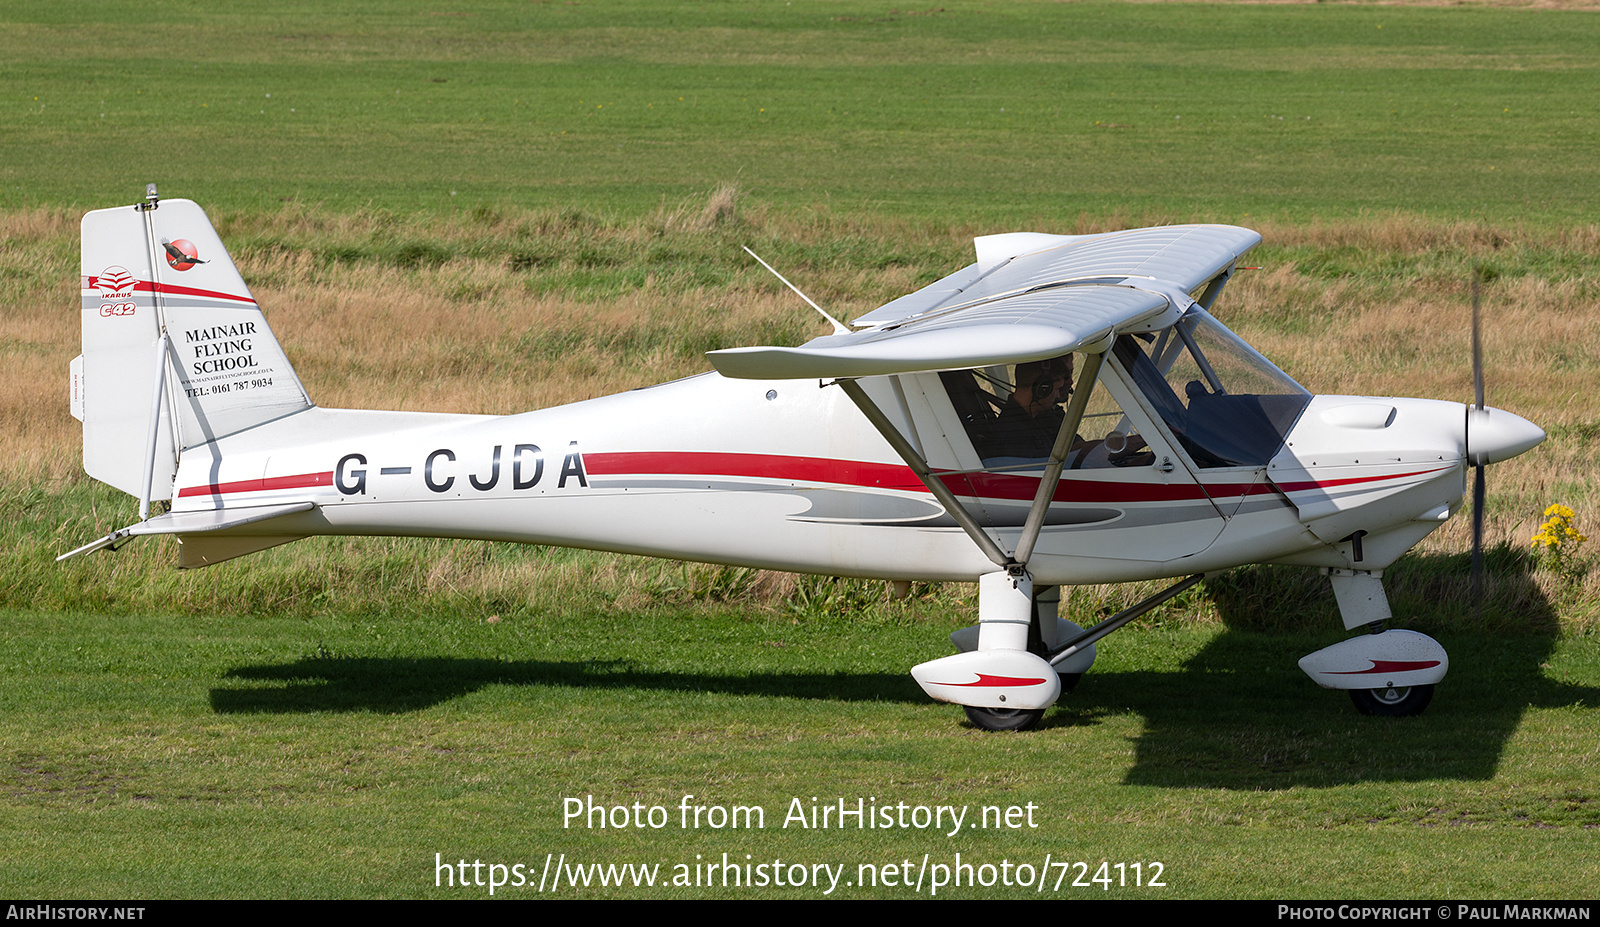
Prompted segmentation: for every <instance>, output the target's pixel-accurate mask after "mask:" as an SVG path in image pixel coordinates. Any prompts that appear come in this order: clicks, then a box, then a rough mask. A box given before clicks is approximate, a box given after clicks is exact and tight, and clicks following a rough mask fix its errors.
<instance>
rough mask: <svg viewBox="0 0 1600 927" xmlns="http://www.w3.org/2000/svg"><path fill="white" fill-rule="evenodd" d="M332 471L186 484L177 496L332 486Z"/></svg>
mask: <svg viewBox="0 0 1600 927" xmlns="http://www.w3.org/2000/svg"><path fill="white" fill-rule="evenodd" d="M332 485H333V471H332V470H329V471H328V472H326V473H301V474H298V475H296V476H269V477H266V478H264V479H259V480H238V481H236V482H233V483H210V484H207V485H205V486H186V487H184V488H183V489H180V490H178V497H179V498H183V497H184V496H218V495H226V494H228V493H233V492H268V491H270V490H274V489H305V488H307V487H311V486H332Z"/></svg>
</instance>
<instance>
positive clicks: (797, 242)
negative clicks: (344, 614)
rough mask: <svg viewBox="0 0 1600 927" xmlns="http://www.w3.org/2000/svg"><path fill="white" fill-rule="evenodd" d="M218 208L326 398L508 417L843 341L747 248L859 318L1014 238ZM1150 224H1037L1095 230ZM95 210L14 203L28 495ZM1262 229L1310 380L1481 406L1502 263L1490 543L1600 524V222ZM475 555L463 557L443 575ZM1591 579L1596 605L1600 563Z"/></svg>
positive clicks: (9, 458)
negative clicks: (1475, 291)
mask: <svg viewBox="0 0 1600 927" xmlns="http://www.w3.org/2000/svg"><path fill="white" fill-rule="evenodd" d="M213 218H214V221H215V222H216V224H217V226H218V231H219V232H220V233H221V234H222V236H223V239H224V241H226V242H228V243H229V246H230V249H231V250H232V251H233V254H234V257H235V259H236V262H237V263H238V265H239V267H240V270H241V272H242V273H243V275H244V277H245V279H246V280H247V281H249V282H250V284H251V287H252V289H253V291H254V293H255V295H256V297H257V299H258V300H259V301H260V303H261V304H262V306H263V308H264V309H265V310H266V312H267V316H268V319H269V321H270V322H271V324H272V325H273V328H274V329H275V331H276V332H277V334H278V336H279V338H280V340H281V341H282V342H283V344H284V346H285V349H286V350H287V352H288V354H289V357H290V359H291V360H292V361H293V362H294V364H295V366H296V369H297V370H298V372H299V374H300V376H301V378H302V380H303V381H304V382H305V385H306V387H307V390H308V391H309V393H310V394H311V396H312V398H313V400H314V401H315V402H317V403H318V404H320V405H324V406H334V407H357V408H362V407H371V408H395V409H409V410H424V411H460V412H489V413H509V412H518V411H523V410H526V409H530V408H538V407H544V406H549V405H554V404H558V403H564V402H570V401H574V400H578V399H584V398H588V397H592V396H598V395H604V394H608V393H612V392H617V391H620V390H625V389H629V388H633V387H637V386H642V385H647V384H650V383H655V382H660V381H663V380H667V379H671V378H674V377H679V376H684V375H688V374H692V373H697V372H699V371H702V370H704V369H707V367H708V365H707V363H706V361H705V359H704V356H703V355H704V352H705V351H706V350H710V349H714V348H717V347H725V346H734V345H740V344H752V343H800V342H802V341H804V340H806V339H807V338H809V337H812V336H814V335H816V334H821V333H824V332H825V331H826V330H827V329H826V325H825V324H823V323H821V322H820V321H819V320H818V319H817V318H816V316H815V315H814V314H813V313H812V312H811V310H809V309H808V308H806V307H804V306H802V305H800V304H799V301H798V300H797V299H795V298H794V297H793V296H792V295H791V294H789V293H788V292H787V291H786V290H784V289H783V288H782V287H781V285H779V284H778V283H776V281H773V280H772V279H771V278H770V277H769V276H768V275H767V274H766V272H765V271H763V270H761V269H760V268H759V267H758V266H756V265H755V264H754V262H752V261H750V260H749V259H748V258H747V257H746V256H745V255H744V254H743V252H742V251H740V249H739V245H741V244H750V245H751V246H752V247H754V248H755V249H756V250H757V251H758V253H762V255H763V256H764V257H766V258H767V259H768V260H770V261H772V262H773V263H774V264H775V265H777V266H779V267H780V268H781V269H783V270H784V271H785V273H786V274H788V275H789V276H790V277H791V279H793V280H795V281H796V283H797V284H799V285H800V286H801V287H802V288H804V289H805V290H807V292H808V293H810V294H811V295H812V296H813V297H814V298H816V299H818V301H819V302H821V303H822V304H823V305H824V306H826V307H828V308H829V309H830V310H832V311H834V313H835V314H836V315H839V316H841V317H844V318H850V317H853V316H854V315H856V314H859V313H861V312H865V311H867V310H870V309H872V308H874V307H875V306H877V305H879V304H881V303H883V302H885V301H887V300H889V299H891V298H893V297H895V296H898V295H900V294H902V293H904V292H907V291H909V290H911V289H914V288H916V287H917V286H920V285H922V284H925V283H927V282H930V281H931V280H933V279H936V278H937V277H939V276H942V275H943V274H945V273H948V272H950V271H952V270H955V269H957V268H958V267H960V266H962V265H963V264H965V263H967V262H968V261H969V260H970V257H969V255H970V241H969V239H970V237H971V236H972V235H974V234H983V233H988V232H993V231H1001V230H997V229H977V228H964V227H935V226H927V225H916V224H912V223H906V222H902V221H897V220H894V219H888V218H882V217H876V216H838V215H834V214H832V213H829V212H827V211H825V210H813V211H808V212H798V213H785V214H779V213H776V212H775V211H773V210H770V209H768V208H766V207H764V206H762V205H761V204H751V203H749V202H747V201H746V200H745V199H744V198H743V197H741V196H740V194H739V192H738V191H737V189H735V188H733V187H722V188H719V189H717V190H713V191H709V192H708V193H706V194H704V195H703V196H701V197H697V198H693V199H686V200H683V201H680V202H674V203H666V202H663V203H662V204H661V206H660V207H659V208H658V209H656V210H655V211H654V212H652V213H651V214H649V215H646V216H643V217H637V218H629V219H616V218H608V217H598V216H592V215H586V214H583V213H581V212H576V211H570V210H569V211H531V210H522V209H513V208H502V209H485V208H480V209H477V210H474V211H471V212H464V213H460V214H457V215H455V216H452V217H447V218H438V217H411V216H400V215H395V214H392V213H387V212H381V211H374V212H365V213H353V214H352V213H329V212H325V211H322V210H318V209H315V208H310V207H306V206H304V205H301V204H289V205H286V206H285V207H283V208H282V209H281V210H278V211H276V212H270V213H247V214H234V215H229V214H224V215H219V216H215V217H213ZM1150 218H1151V217H1138V216H1133V217H1129V216H1088V215H1085V216H1080V217H1077V218H1076V219H1075V220H1073V221H1071V222H1066V223H1060V224H1057V225H1055V226H1054V227H1051V226H1048V225H1041V227H1042V228H1043V230H1048V231H1060V232H1077V233H1083V232H1093V231H1104V230H1107V229H1109V228H1116V227H1125V226H1130V225H1137V224H1142V223H1143V222H1145V221H1147V220H1149V219H1150ZM77 220H78V217H76V216H69V215H66V214H63V213H61V212H59V211H52V210H37V209H34V210H20V211H11V212H6V213H3V214H0V352H3V355H0V357H3V359H4V363H5V366H6V371H7V376H6V377H5V380H4V386H3V387H0V447H3V449H4V453H3V455H0V473H3V474H4V477H3V480H4V481H5V482H7V483H10V484H12V485H14V486H15V485H17V484H19V483H30V482H41V481H44V482H58V481H65V482H76V481H78V480H81V479H82V477H81V475H80V474H81V471H80V468H79V440H80V435H79V429H78V425H77V423H76V422H75V421H74V420H73V419H72V418H71V417H70V415H69V414H68V408H67V404H68V403H67V365H68V362H69V361H70V359H71V358H72V356H73V355H74V354H76V353H77V351H78V346H77V342H78V321H77V315H78V294H77V275H76V274H74V273H73V270H74V265H75V264H76V262H77V254H76V252H77V248H76V238H77ZM1262 231H1263V233H1264V235H1265V238H1266V243H1265V244H1264V246H1263V247H1262V248H1261V249H1259V250H1258V251H1257V252H1255V253H1254V254H1253V255H1252V256H1251V257H1250V258H1249V259H1248V263H1250V264H1252V265H1259V267H1260V269H1257V270H1246V271H1241V272H1240V273H1239V274H1238V275H1237V276H1236V277H1235V279H1234V281H1233V282H1232V283H1231V284H1230V286H1229V290H1228V292H1227V293H1226V294H1225V295H1224V296H1223V298H1222V300H1221V302H1220V303H1219V304H1218V307H1217V309H1218V314H1219V315H1220V316H1221V317H1222V318H1223V319H1224V321H1226V322H1227V323H1228V324H1229V325H1231V326H1232V327H1234V328H1235V330H1237V331H1238V332H1239V333H1240V334H1241V335H1242V336H1243V337H1244V338H1245V339H1246V340H1248V341H1250V342H1251V343H1252V344H1254V345H1256V346H1257V347H1258V348H1259V349H1261V350H1262V352H1263V353H1265V354H1266V355H1267V356H1269V357H1271V358H1273V359H1274V360H1275V361H1277V362H1278V363H1279V364H1280V366H1282V367H1283V368H1284V369H1286V370H1287V371H1289V372H1290V373H1291V374H1292V375H1294V376H1295V377H1296V378H1297V379H1299V380H1300V381H1301V382H1302V383H1304V384H1305V385H1306V386H1307V387H1308V388H1310V389H1312V390H1313V391H1315V392H1332V393H1360V394H1367V395H1403V396H1421V397H1428V398H1439V399H1453V400H1458V401H1468V400H1470V398H1471V395H1472V383H1471V368H1470V355H1469V352H1470V341H1469V338H1470V334H1469V320H1470V306H1471V298H1470V290H1469V280H1470V277H1471V274H1472V273H1474V271H1475V269H1482V270H1483V271H1484V272H1485V273H1486V275H1487V276H1489V277H1490V278H1491V280H1490V282H1489V284H1488V285H1487V286H1486V287H1485V288H1484V291H1483V308H1484V313H1483V316H1484V344H1485V354H1486V361H1487V369H1486V381H1487V389H1488V396H1489V401H1490V402H1491V403H1492V404H1494V405H1497V406H1501V407H1504V408H1507V409H1511V410H1514V411H1516V412H1518V413H1519V414H1522V415H1524V416H1526V417H1528V418H1530V419H1532V420H1534V421H1536V422H1539V423H1540V424H1542V425H1544V426H1545V427H1546V428H1547V429H1548V430H1549V431H1550V432H1551V439H1550V441H1548V442H1547V443H1546V444H1545V445H1544V446H1543V447H1541V448H1539V449H1538V450H1536V451H1535V452H1533V453H1531V454H1528V455H1525V456H1523V457H1520V458H1517V459H1516V460H1514V461H1510V462H1508V463H1504V464H1501V465H1497V466H1495V467H1493V468H1492V469H1491V471H1490V491H1491V498H1490V505H1489V509H1488V519H1487V522H1488V538H1489V541H1490V542H1491V543H1492V544H1493V543H1499V544H1505V545H1509V546H1512V547H1515V548H1518V549H1525V548H1526V547H1527V543H1528V539H1529V537H1530V536H1531V535H1532V533H1533V531H1534V530H1535V529H1536V528H1537V525H1538V523H1539V520H1540V519H1539V513H1540V512H1541V511H1542V510H1543V508H1544V507H1545V506H1546V505H1547V504H1549V503H1551V502H1563V503H1565V504H1567V505H1570V506H1572V507H1573V509H1574V510H1576V511H1577V513H1578V524H1579V527H1580V528H1581V529H1587V531H1588V533H1590V534H1593V535H1597V536H1600V531H1597V530H1596V525H1597V524H1600V505H1597V501H1600V500H1597V498H1596V491H1595V489H1594V473H1595V466H1594V457H1595V453H1596V451H1597V450H1600V401H1597V399H1596V391H1597V390H1596V388H1597V386H1600V351H1597V348H1596V337H1595V336H1596V334H1597V331H1596V324H1595V322H1594V312H1593V310H1592V303H1593V301H1594V298H1595V295H1596V292H1595V289H1596V286H1595V283H1594V281H1595V280H1596V279H1597V277H1596V273H1597V272H1600V227H1596V226H1583V227H1568V228H1555V229H1524V228H1510V227H1499V226H1491V225H1487V224H1483V223H1472V222H1455V223H1451V222H1440V221H1435V220H1428V219H1422V218H1417V217H1380V218H1373V219H1370V220H1354V221H1348V222H1341V223H1327V224H1319V225H1310V226H1284V227H1279V226H1272V227H1268V228H1265V229H1262ZM1467 532H1468V526H1467V522H1466V521H1465V520H1464V519H1456V520H1454V521H1452V522H1451V523H1449V524H1447V525H1446V526H1445V527H1444V528H1443V529H1442V530H1441V531H1439V532H1437V533H1436V534H1435V535H1434V536H1432V537H1431V538H1430V539H1429V540H1428V541H1427V542H1425V545H1424V549H1425V550H1427V551H1431V552H1436V553H1448V552H1455V551H1461V550H1464V549H1465V548H1466V546H1467V544H1468V538H1467V536H1466V535H1467ZM1596 545H1597V546H1600V542H1596ZM452 564H454V565H452ZM460 567H461V564H455V563H454V561H453V560H452V561H449V562H447V563H445V564H444V565H443V566H440V567H439V569H440V570H442V571H443V572H442V573H441V577H442V578H448V577H450V576H453V575H455V571H458V569H459V568H460ZM505 569H509V570H513V571H523V570H527V569H530V567H528V566H526V565H518V566H514V567H513V566H511V565H506V566H505ZM469 572H472V573H474V574H477V575H487V573H492V572H495V571H492V570H486V569H485V568H483V566H482V565H478V566H473V567H472V569H471V570H470V571H469ZM501 580H507V581H509V580H508V579H507V577H501ZM441 581H444V580H443V579H441ZM495 582H496V583H497V584H498V583H499V582H500V580H496V581H495ZM759 585H760V584H759V583H756V586H757V587H759ZM1550 592H1551V594H1552V595H1566V596H1570V595H1571V594H1572V593H1571V592H1570V591H1564V590H1557V589H1554V588H1552V589H1551V590H1550ZM1102 594H1103V595H1113V594H1112V593H1109V592H1107V593H1102ZM1578 594H1579V596H1580V598H1581V599H1582V600H1583V601H1586V602H1590V603H1593V602H1597V601H1600V571H1595V570H1591V571H1590V572H1589V575H1588V576H1587V577H1586V578H1585V579H1584V580H1583V584H1582V588H1581V589H1580V590H1579V593H1578ZM1113 597H1114V595H1113Z"/></svg>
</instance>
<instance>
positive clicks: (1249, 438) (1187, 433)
mask: <svg viewBox="0 0 1600 927" xmlns="http://www.w3.org/2000/svg"><path fill="white" fill-rule="evenodd" d="M1146 338H1149V339H1150V340H1149V341H1148V342H1147V341H1145V340H1144V339H1146ZM1114 350H1115V353H1116V356H1117V357H1118V359H1120V360H1121V361H1122V364H1123V366H1124V367H1125V368H1127V370H1128V372H1129V373H1130V374H1131V375H1132V376H1133V380H1134V382H1135V384H1137V385H1138V387H1139V390H1140V392H1142V393H1143V394H1144V395H1145V397H1146V398H1147V399H1149V401H1150V405H1151V406H1152V407H1153V408H1154V409H1155V411H1156V413H1157V414H1159V415H1160V416H1161V418H1162V420H1163V421H1164V422H1166V424H1167V427H1168V428H1170V429H1171V430H1172V432H1173V434H1174V435H1175V436H1176V437H1177V439H1178V441H1179V443H1180V444H1182V445H1183V447H1184V450H1186V451H1188V452H1189V455H1190V456H1191V457H1193V458H1194V460H1195V463H1197V464H1199V465H1200V466H1201V467H1208V468H1209V467H1240V466H1262V465H1264V464H1266V463H1267V461H1269V460H1271V459H1272V456H1273V455H1274V454H1276V453H1277V452H1278V448H1280V447H1282V446H1283V441H1284V437H1285V436H1286V435H1288V433H1289V429H1290V428H1292V427H1294V423H1295V421H1296V420H1297V419H1298V418H1299V417H1300V413H1301V412H1302V411H1304V409H1305V407H1306V404H1307V403H1309V402H1310V401H1311V394H1310V393H1308V392H1306V390H1305V388H1304V387H1302V386H1301V385H1300V384H1298V383H1296V382H1295V381H1293V380H1291V379H1290V378H1289V376H1288V375H1287V374H1285V373H1284V372H1283V371H1281V370H1279V369H1278V368H1277V367H1274V366H1273V365H1272V362H1271V361H1269V360H1267V359H1266V358H1265V357H1262V356H1261V354H1260V353H1259V352H1258V351H1256V349H1255V348H1252V347H1250V346H1249V345H1248V344H1245V343H1244V341H1242V340H1241V339H1240V338H1239V336H1238V335H1235V334H1234V333H1233V332H1231V331H1228V329H1226V328H1224V327H1223V326H1222V324H1221V323H1219V322H1218V321H1217V320H1216V319H1214V318H1212V317H1211V315H1210V313H1207V312H1206V311H1205V310H1203V309H1201V308H1200V307H1199V306H1194V307H1193V308H1191V309H1190V310H1189V311H1188V312H1186V313H1184V316H1183V318H1182V319H1180V320H1179V321H1178V323H1177V324H1176V325H1173V326H1172V327H1171V328H1167V329H1164V330H1162V331H1161V333H1160V334H1159V335H1157V336H1156V337H1154V338H1150V336H1148V335H1146V336H1142V337H1141V336H1135V335H1122V336H1119V337H1118V338H1117V343H1116V347H1115V349H1114Z"/></svg>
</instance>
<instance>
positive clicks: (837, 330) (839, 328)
mask: <svg viewBox="0 0 1600 927" xmlns="http://www.w3.org/2000/svg"><path fill="white" fill-rule="evenodd" d="M739 247H741V248H744V253H745V254H748V255H750V256H751V257H753V258H755V259H756V260H757V261H760V263H761V266H762V267H765V268H766V269H767V270H770V271H772V275H773V276H774V277H777V278H778V279H779V280H782V281H783V285H784V286H786V287H788V288H789V289H791V290H794V291H795V293H796V294H798V295H799V297H800V298H801V299H803V300H805V301H806V302H807V303H810V304H811V308H813V309H815V310H817V311H818V312H820V313H822V317H823V318H825V319H827V320H828V322H829V323H831V324H832V325H833V333H834V334H835V335H848V334H850V327H849V326H848V325H845V324H844V323H843V322H841V321H839V320H838V319H836V318H834V317H833V316H831V315H829V314H828V311H827V310H826V309H823V308H822V307H821V306H819V305H817V304H816V303H814V302H812V300H811V297H809V296H807V295H806V294H804V293H801V292H800V288H799V287H797V286H795V285H794V284H792V283H790V282H789V278H787V277H785V276H784V275H783V274H780V273H778V271H777V270H776V269H774V268H773V266H772V265H771V264H768V263H767V262H766V261H762V260H761V255H759V254H757V253H755V252H754V251H751V250H750V248H749V247H748V246H746V245H740V246H739Z"/></svg>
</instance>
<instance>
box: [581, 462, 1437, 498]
mask: <svg viewBox="0 0 1600 927" xmlns="http://www.w3.org/2000/svg"><path fill="white" fill-rule="evenodd" d="M583 463H584V467H585V469H586V470H587V471H588V473H589V474H590V475H591V476H622V475H624V474H644V473H661V474H672V475H674V476H705V477H713V476H715V477H753V478H758V479H771V480H794V481H797V482H808V483H833V484H837V485H844V486H868V487H873V488H876V489H894V490H901V491H907V492H916V491H919V490H925V489H926V487H924V486H923V485H922V483H921V481H919V480H918V479H917V477H916V474H914V473H912V472H911V468H910V467H907V466H904V465H902V464H885V463H868V462H864V461H859V460H835V459H830V458H825V457H787V456H782V455H776V454H728V453H716V452H712V451H619V452H612V453H594V454H584V455H583ZM1445 469H1452V468H1450V467H1440V468H1435V469H1433V470H1417V471H1413V472H1410V473H1395V474H1385V475H1378V476H1360V477H1350V478H1348V479H1341V480H1326V481H1311V482H1301V483H1289V484H1285V485H1283V486H1282V489H1283V490H1284V491H1285V492H1300V491H1304V490H1308V489H1326V488H1328V487H1330V486H1344V485H1349V484H1353V483H1368V482H1379V481H1382V480H1394V479H1404V478H1406V477H1412V476H1418V475H1421V474H1425V473H1434V472H1439V471H1440V470H1445ZM937 475H938V477H939V479H940V480H942V481H943V482H944V484H945V485H946V486H948V487H950V491H951V492H954V493H955V494H956V495H958V496H982V497H984V498H987V499H1018V500H1028V499H1032V498H1033V494H1034V493H1035V492H1037V491H1038V488H1039V477H1037V476H1024V475H1022V474H1015V473H939V474H937ZM1276 491H1277V490H1276V489H1274V488H1273V486H1272V485H1270V484H1267V483H1209V484H1207V485H1206V486H1205V488H1204V489H1202V488H1201V487H1200V486H1198V485H1196V484H1194V483H1173V484H1169V485H1162V484H1139V483H1125V482H1119V481H1116V480H1105V481H1102V480H1083V479H1073V478H1072V477H1071V476H1070V475H1065V474H1064V478H1063V479H1062V481H1061V483H1060V485H1058V486H1057V487H1056V493H1055V497H1054V501H1056V502H1174V501H1183V500H1190V499H1204V498H1207V493H1208V492H1209V494H1210V496H1211V497H1212V498H1218V499H1223V498H1241V497H1244V496H1259V495H1271V494H1273V493H1275V492H1276Z"/></svg>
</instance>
